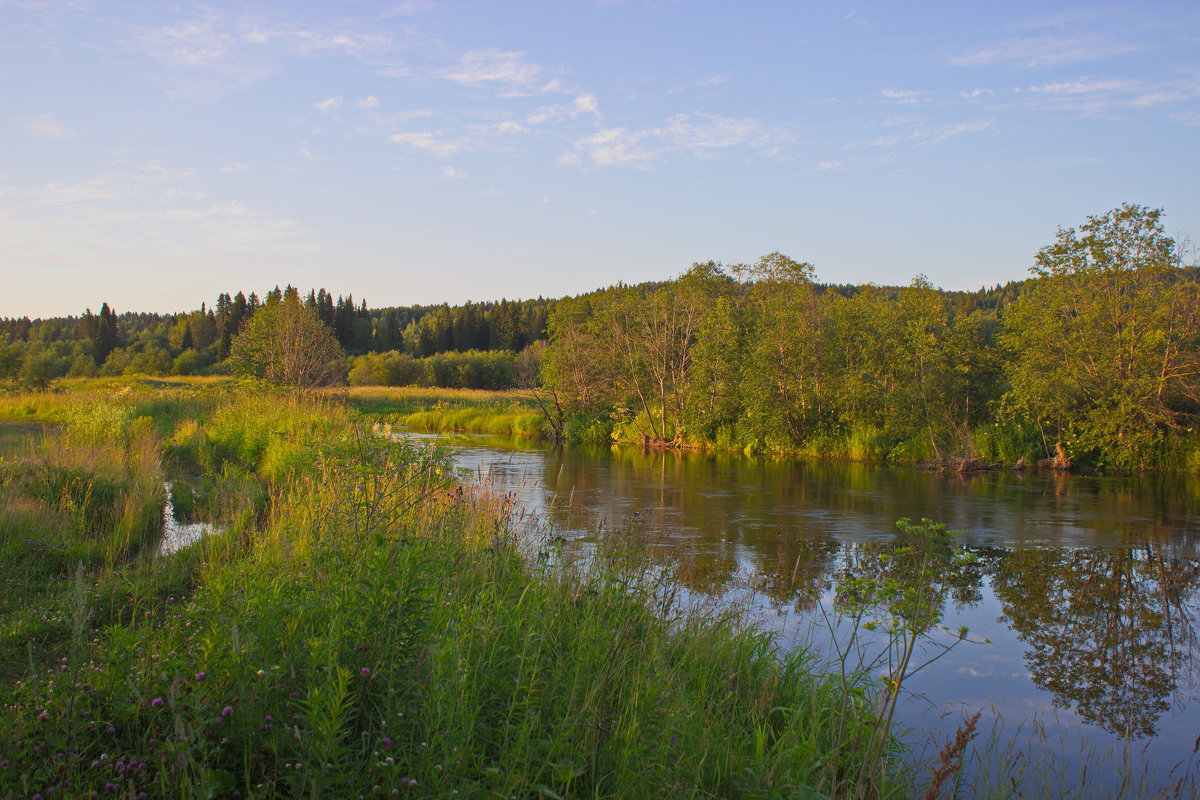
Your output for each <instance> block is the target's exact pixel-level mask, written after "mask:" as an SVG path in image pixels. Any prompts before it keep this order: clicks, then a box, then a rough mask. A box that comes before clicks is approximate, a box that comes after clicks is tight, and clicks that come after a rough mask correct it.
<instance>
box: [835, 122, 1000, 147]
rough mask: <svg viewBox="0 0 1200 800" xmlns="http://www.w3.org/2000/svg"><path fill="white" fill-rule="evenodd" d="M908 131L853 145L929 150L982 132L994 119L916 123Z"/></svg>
mask: <svg viewBox="0 0 1200 800" xmlns="http://www.w3.org/2000/svg"><path fill="white" fill-rule="evenodd" d="M909 127H910V130H909V131H908V132H907V133H897V134H893V135H891V136H880V137H879V138H877V139H875V140H874V141H871V142H869V143H867V144H863V145H857V146H852V147H856V148H858V149H876V150H886V151H894V150H901V149H908V150H927V149H930V148H933V147H937V146H938V145H940V144H942V143H944V142H946V141H949V140H950V139H954V138H957V137H959V136H963V135H965V134H969V133H981V132H983V131H986V130H987V129H989V128H990V127H992V120H990V119H989V120H976V121H971V122H958V123H953V124H950V123H947V124H941V125H927V124H924V123H916V124H913V125H911V126H909Z"/></svg>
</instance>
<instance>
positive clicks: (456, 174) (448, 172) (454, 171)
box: [442, 166, 467, 179]
mask: <svg viewBox="0 0 1200 800" xmlns="http://www.w3.org/2000/svg"><path fill="white" fill-rule="evenodd" d="M442 175H444V176H445V177H447V178H454V179H460V178H465V177H467V173H465V172H463V171H462V170H461V169H459V168H458V167H448V166H447V167H442Z"/></svg>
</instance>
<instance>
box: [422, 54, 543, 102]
mask: <svg viewBox="0 0 1200 800" xmlns="http://www.w3.org/2000/svg"><path fill="white" fill-rule="evenodd" d="M439 75H440V77H442V78H445V79H446V80H448V81H453V82H455V83H458V84H461V85H463V86H472V87H482V86H494V87H497V88H500V89H501V91H502V93H503V94H504V95H506V96H519V95H528V94H541V93H544V92H551V91H561V90H562V84H561V83H560V82H559V81H558V79H557V78H553V77H546V69H545V68H544V67H542V66H540V65H538V64H534V63H532V62H530V61H527V60H526V59H525V54H524V53H517V52H512V51H507V50H494V49H491V50H476V51H472V52H469V53H465V54H464V55H463V56H461V57H460V58H459V60H458V64H457V66H455V67H453V68H451V69H447V70H443V71H442V72H441V73H439Z"/></svg>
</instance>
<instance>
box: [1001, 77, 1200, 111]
mask: <svg viewBox="0 0 1200 800" xmlns="http://www.w3.org/2000/svg"><path fill="white" fill-rule="evenodd" d="M1012 94H1013V95H1019V96H1021V97H1022V98H1023V99H1025V100H1026V102H1028V103H1029V104H1031V105H1032V106H1033V107H1035V108H1043V109H1047V110H1053V111H1065V112H1074V113H1078V114H1083V115H1105V114H1112V113H1116V112H1120V111H1129V110H1137V109H1148V108H1154V107H1171V108H1172V109H1173V110H1174V113H1175V114H1179V113H1187V111H1188V109H1187V108H1181V106H1185V105H1187V104H1189V103H1191V104H1192V105H1193V106H1194V104H1195V101H1196V100H1197V99H1200V77H1197V76H1190V75H1188V76H1182V77H1180V78H1177V79H1175V80H1171V81H1165V82H1161V83H1152V82H1149V81H1142V80H1132V79H1126V78H1089V77H1085V78H1077V79H1075V80H1068V81H1053V82H1050V83H1043V84H1038V85H1034V86H1027V87H1024V88H1017V89H1013V90H1012Z"/></svg>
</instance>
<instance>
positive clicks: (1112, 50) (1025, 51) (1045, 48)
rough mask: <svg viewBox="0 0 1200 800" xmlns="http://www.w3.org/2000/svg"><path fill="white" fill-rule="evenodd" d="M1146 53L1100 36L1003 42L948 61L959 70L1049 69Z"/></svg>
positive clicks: (1131, 44) (1139, 47) (1137, 45)
mask: <svg viewBox="0 0 1200 800" xmlns="http://www.w3.org/2000/svg"><path fill="white" fill-rule="evenodd" d="M1145 49H1147V45H1144V44H1140V43H1136V42H1128V41H1120V40H1117V39H1113V38H1111V37H1109V36H1105V35H1099V34H1075V35H1070V36H1056V35H1052V34H1051V35H1044V36H1029V37H1024V38H1014V39H1006V40H1004V41H1002V42H998V43H996V44H991V45H985V46H983V47H980V48H978V49H976V50H973V51H971V52H968V53H963V54H962V55H958V56H955V57H953V58H951V59H950V63H951V64H954V65H955V66H960V67H983V66H994V65H997V64H1017V65H1020V66H1025V67H1035V68H1036V67H1051V66H1054V65H1056V64H1066V63H1071V62H1079V61H1099V60H1101V59H1105V58H1112V57H1113V56H1119V55H1124V54H1126V53H1136V52H1138V51H1140V50H1145Z"/></svg>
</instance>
